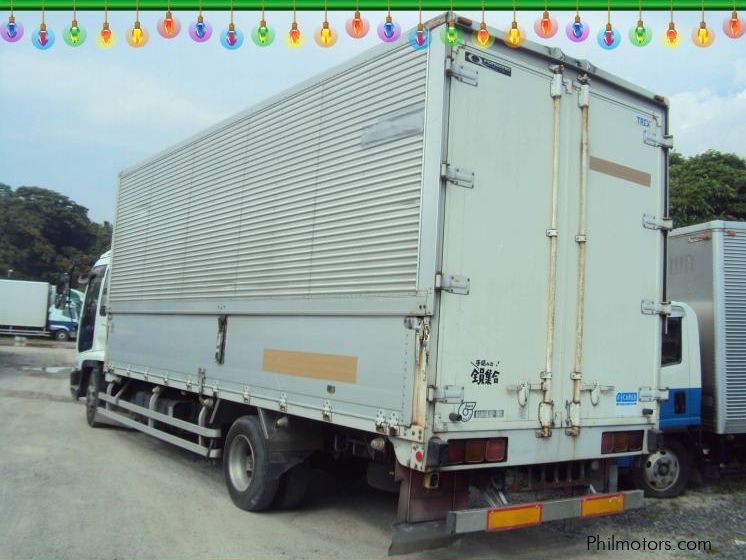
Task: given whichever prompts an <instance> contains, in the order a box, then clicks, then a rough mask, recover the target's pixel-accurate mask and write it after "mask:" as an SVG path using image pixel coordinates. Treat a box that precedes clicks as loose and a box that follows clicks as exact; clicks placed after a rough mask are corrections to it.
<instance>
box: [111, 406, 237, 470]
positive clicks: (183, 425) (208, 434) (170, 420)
mask: <svg viewBox="0 0 746 560" xmlns="http://www.w3.org/2000/svg"><path fill="white" fill-rule="evenodd" d="M98 398H99V400H101V401H103V402H105V403H107V406H106V408H103V407H99V408H98V409H96V414H97V415H101V416H102V417H104V418H107V419H109V420H114V421H115V422H118V423H119V424H122V425H124V426H127V427H128V428H134V429H135V430H139V431H141V432H143V433H146V434H148V435H150V436H153V437H155V438H158V439H160V440H163V441H166V442H168V443H171V444H173V445H176V446H178V447H181V448H182V449H186V450H188V451H192V452H193V453H197V454H198V455H202V456H203V457H207V458H209V459H217V458H219V457H220V456H221V454H222V450H221V449H213V448H212V447H208V446H206V445H203V443H204V442H203V438H219V437H221V436H222V431H221V430H220V428H208V427H207V426H201V425H198V424H194V423H192V422H187V421H186V420H181V419H179V418H174V417H173V416H169V415H168V414H163V413H161V412H157V411H155V410H152V409H150V408H145V407H143V406H140V405H137V404H133V403H131V402H129V401H124V400H120V399H119V398H118V397H115V396H112V395H109V394H107V393H103V392H101V393H99V394H98ZM109 405H114V406H118V407H120V408H123V409H125V410H129V411H131V412H134V413H135V414H139V415H141V416H145V417H146V418H150V419H151V420H154V421H156V422H161V423H162V424H168V425H170V426H174V427H175V428H179V429H180V430H184V431H187V432H191V433H193V434H196V435H198V436H199V441H200V443H194V442H193V441H189V440H186V439H184V438H181V437H179V436H177V435H174V434H170V433H168V432H164V431H163V430H159V429H158V428H156V427H154V425H153V424H154V422H148V424H143V423H142V422H138V421H137V420H135V419H134V418H130V417H129V416H126V415H124V414H121V413H119V412H116V411H114V410H111V408H110V407H109ZM202 418H203V415H202V414H200V419H202Z"/></svg>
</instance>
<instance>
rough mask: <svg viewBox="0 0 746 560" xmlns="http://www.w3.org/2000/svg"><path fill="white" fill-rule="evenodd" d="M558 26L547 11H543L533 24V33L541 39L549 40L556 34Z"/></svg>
mask: <svg viewBox="0 0 746 560" xmlns="http://www.w3.org/2000/svg"><path fill="white" fill-rule="evenodd" d="M557 29H559V26H558V25H557V20H556V19H554V18H553V17H551V16H550V15H549V12H548V11H546V10H545V11H544V13H543V14H542V15H541V17H540V18H538V19H537V20H536V21H535V22H534V32H536V34H537V35H538V36H539V37H541V38H542V39H549V38H550V37H554V36H555V35H556V33H557Z"/></svg>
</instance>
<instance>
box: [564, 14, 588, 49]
mask: <svg viewBox="0 0 746 560" xmlns="http://www.w3.org/2000/svg"><path fill="white" fill-rule="evenodd" d="M565 34H566V35H567V38H568V39H570V41H572V42H573V43H582V42H583V41H585V40H586V39H587V38H588V35H589V34H590V27H588V25H586V24H585V23H583V21H582V20H581V19H580V15H576V16H575V19H573V20H571V21H570V23H568V24H567V28H566V29H565Z"/></svg>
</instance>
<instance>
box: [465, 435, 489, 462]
mask: <svg viewBox="0 0 746 560" xmlns="http://www.w3.org/2000/svg"><path fill="white" fill-rule="evenodd" d="M484 447H485V444H484V440H483V439H469V440H466V457H465V460H466V462H467V463H481V462H483V461H484Z"/></svg>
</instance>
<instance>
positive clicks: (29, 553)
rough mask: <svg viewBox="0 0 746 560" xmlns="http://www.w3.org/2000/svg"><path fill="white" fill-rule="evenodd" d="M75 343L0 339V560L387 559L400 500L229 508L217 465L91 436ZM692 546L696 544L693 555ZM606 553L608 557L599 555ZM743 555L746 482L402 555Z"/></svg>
mask: <svg viewBox="0 0 746 560" xmlns="http://www.w3.org/2000/svg"><path fill="white" fill-rule="evenodd" d="M73 358H74V349H73V345H72V344H60V343H51V342H41V341H37V342H33V343H29V345H28V346H25V347H18V346H14V345H13V340H12V339H1V340H0V444H2V452H0V559H2V560H5V559H13V560H15V559H17V558H24V559H25V558H29V559H30V558H39V559H45V560H46V559H48V558H59V559H67V558H70V559H76V560H78V559H87V558H91V559H93V558H95V559H120V558H168V559H171V558H173V559H179V560H184V559H191V558H210V559H215V558H252V559H253V558H272V559H275V558H319V557H323V558H345V559H349V558H384V557H385V556H386V550H387V546H388V541H389V527H390V524H391V522H392V521H393V515H394V510H395V498H394V497H393V496H391V495H388V494H384V493H380V492H377V491H375V490H373V489H370V488H368V487H367V486H366V485H365V484H364V483H353V482H350V483H348V482H345V483H340V482H337V481H335V480H334V479H332V478H330V477H329V476H327V475H325V474H323V473H317V475H316V477H315V479H314V484H313V489H312V491H311V495H310V496H309V499H308V501H307V503H306V505H304V506H303V507H302V508H301V509H298V510H296V511H291V512H270V513H263V514H250V513H246V512H242V511H240V510H238V509H236V508H235V507H234V506H233V505H232V504H231V502H230V500H229V498H228V496H227V493H226V491H225V489H224V486H223V480H222V472H221V469H220V465H219V464H214V463H211V462H209V461H206V460H204V459H201V458H199V457H196V456H194V455H192V454H190V453H188V452H185V451H181V450H179V449H177V448H175V447H173V446H170V445H168V444H165V443H161V442H160V441H158V440H155V439H153V438H149V437H147V436H145V435H143V434H140V433H138V432H133V431H129V430H124V429H119V428H102V429H97V430H92V429H90V428H88V426H87V425H86V423H85V418H84V408H83V404H82V402H80V403H75V402H73V401H72V400H71V399H70V397H69V392H68V389H67V383H68V382H67V374H68V372H69V366H70V365H71V364H72V361H73ZM594 538H597V542H599V541H600V542H602V543H604V544H607V545H608V541H609V539H612V538H614V539H616V540H617V541H620V540H630V539H632V540H634V541H635V542H636V543H641V541H642V540H643V539H645V541H646V542H647V543H650V541H655V542H656V543H658V542H659V541H667V542H668V543H669V544H670V546H672V547H673V548H676V547H678V543H679V542H685V541H689V540H691V541H705V540H706V541H709V542H710V543H711V547H710V549H709V550H708V551H683V552H681V551H677V550H673V551H667V550H665V549H663V550H661V547H665V546H666V543H665V542H663V543H661V544H657V545H656V546H655V549H656V550H653V551H651V550H650V545H649V544H648V545H647V551H646V552H641V551H635V550H632V551H630V550H616V551H608V550H607V551H605V552H603V551H602V552H597V547H596V546H593V545H591V546H590V548H589V540H590V541H593V539H594ZM695 545H696V542H695V543H693V544H691V546H695ZM607 548H608V546H607ZM456 557H458V558H459V559H460V560H465V559H470V558H498V559H502V558H504V559H506V560H507V559H511V560H512V559H522V558H525V559H529V558H531V559H533V558H539V557H553V558H580V559H582V558H608V559H639V558H728V559H731V558H746V479H728V480H722V481H719V482H714V483H708V484H706V485H704V486H701V487H698V488H690V489H689V491H688V492H687V494H686V495H685V496H683V497H682V498H679V499H676V500H647V502H646V506H645V508H644V509H642V510H637V511H634V512H630V513H628V514H625V515H622V516H615V517H609V518H600V519H595V520H590V521H584V522H572V523H560V524H547V525H544V526H542V527H538V528H532V529H526V530H520V531H512V532H509V533H502V534H489V535H487V534H474V535H469V536H468V537H466V538H464V539H463V540H462V542H461V543H460V544H457V545H454V546H451V547H449V548H447V549H440V550H436V551H430V552H423V553H417V554H412V555H408V556H406V558H418V559H419V558H422V559H425V558H427V559H432V560H439V559H446V558H456Z"/></svg>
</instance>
